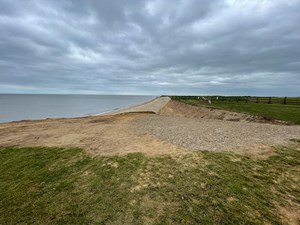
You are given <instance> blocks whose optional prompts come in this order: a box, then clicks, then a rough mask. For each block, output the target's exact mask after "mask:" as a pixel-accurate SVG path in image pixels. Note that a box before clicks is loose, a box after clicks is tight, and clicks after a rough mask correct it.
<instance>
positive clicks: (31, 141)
mask: <svg viewBox="0 0 300 225" xmlns="http://www.w3.org/2000/svg"><path fill="white" fill-rule="evenodd" d="M143 115H144V116H147V115H146V114H142V115H140V114H135V113H130V114H121V115H107V116H93V117H84V118H74V119H50V120H40V121H21V122H12V123H6V124H0V146H20V147H24V146H47V147H53V146H57V147H82V148H84V149H86V150H87V151H88V152H90V153H92V154H101V155H115V154H117V155H118V154H127V153H132V152H142V153H145V154H148V155H156V154H167V153H168V154H169V153H174V154H175V153H180V152H184V151H186V150H185V149H184V148H182V147H179V146H176V145H173V144H170V143H167V142H165V141H162V140H159V139H158V138H155V137H152V136H149V135H139V134H135V133H134V132H133V131H132V130H130V129H128V124H129V123H131V122H132V121H134V120H135V119H136V118H138V117H140V116H143Z"/></svg>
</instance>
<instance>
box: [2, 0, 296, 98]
mask: <svg viewBox="0 0 300 225" xmlns="http://www.w3.org/2000/svg"><path fill="white" fill-rule="evenodd" d="M0 93H73V94H78V93H82V94H149V95H160V94H178V95H180V94H189V95H196V94H198V95H206V94H223V95H284V96H285V95H287V96H292V95H294V96H295V95H296V96H300V0H225V1H221V0H172V1H170V0H150V1H147V0H84V1H83V0H73V1H71V0H59V1H56V0H55V1H54V0H26V1H24V0H0Z"/></svg>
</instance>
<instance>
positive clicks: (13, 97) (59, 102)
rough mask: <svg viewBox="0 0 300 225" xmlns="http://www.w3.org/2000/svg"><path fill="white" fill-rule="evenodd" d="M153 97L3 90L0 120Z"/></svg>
mask: <svg viewBox="0 0 300 225" xmlns="http://www.w3.org/2000/svg"><path fill="white" fill-rule="evenodd" d="M153 98H155V96H127V95H29V94H28V95H27V94H26V95H21V94H20V95H19V94H0V123H3V122H9V121H16V120H28V119H29V120H35V119H46V118H70V117H79V116H88V115H96V114H101V113H105V112H109V111H113V110H115V109H120V108H126V107H128V106H132V105H136V104H140V103H143V102H146V101H149V100H151V99H153Z"/></svg>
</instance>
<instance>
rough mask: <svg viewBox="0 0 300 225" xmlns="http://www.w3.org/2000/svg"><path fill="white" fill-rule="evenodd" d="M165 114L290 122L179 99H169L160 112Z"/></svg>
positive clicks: (262, 121)
mask: <svg viewBox="0 0 300 225" xmlns="http://www.w3.org/2000/svg"><path fill="white" fill-rule="evenodd" d="M159 114H160V115H163V116H174V117H185V118H196V119H214V120H226V121H235V122H238V121H246V122H257V123H271V124H283V125H287V124H288V122H285V121H278V120H272V119H270V118H265V117H260V116H254V115H248V114H244V113H237V112H230V111H226V110H222V109H216V108H212V107H210V108H208V107H199V106H192V105H188V104H185V103H181V102H178V101H173V100H171V101H169V102H168V104H166V105H165V107H163V108H162V109H161V110H160V112H159Z"/></svg>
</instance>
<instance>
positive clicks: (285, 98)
mask: <svg viewBox="0 0 300 225" xmlns="http://www.w3.org/2000/svg"><path fill="white" fill-rule="evenodd" d="M286 100H287V97H284V100H283V104H285V105H286Z"/></svg>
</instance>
